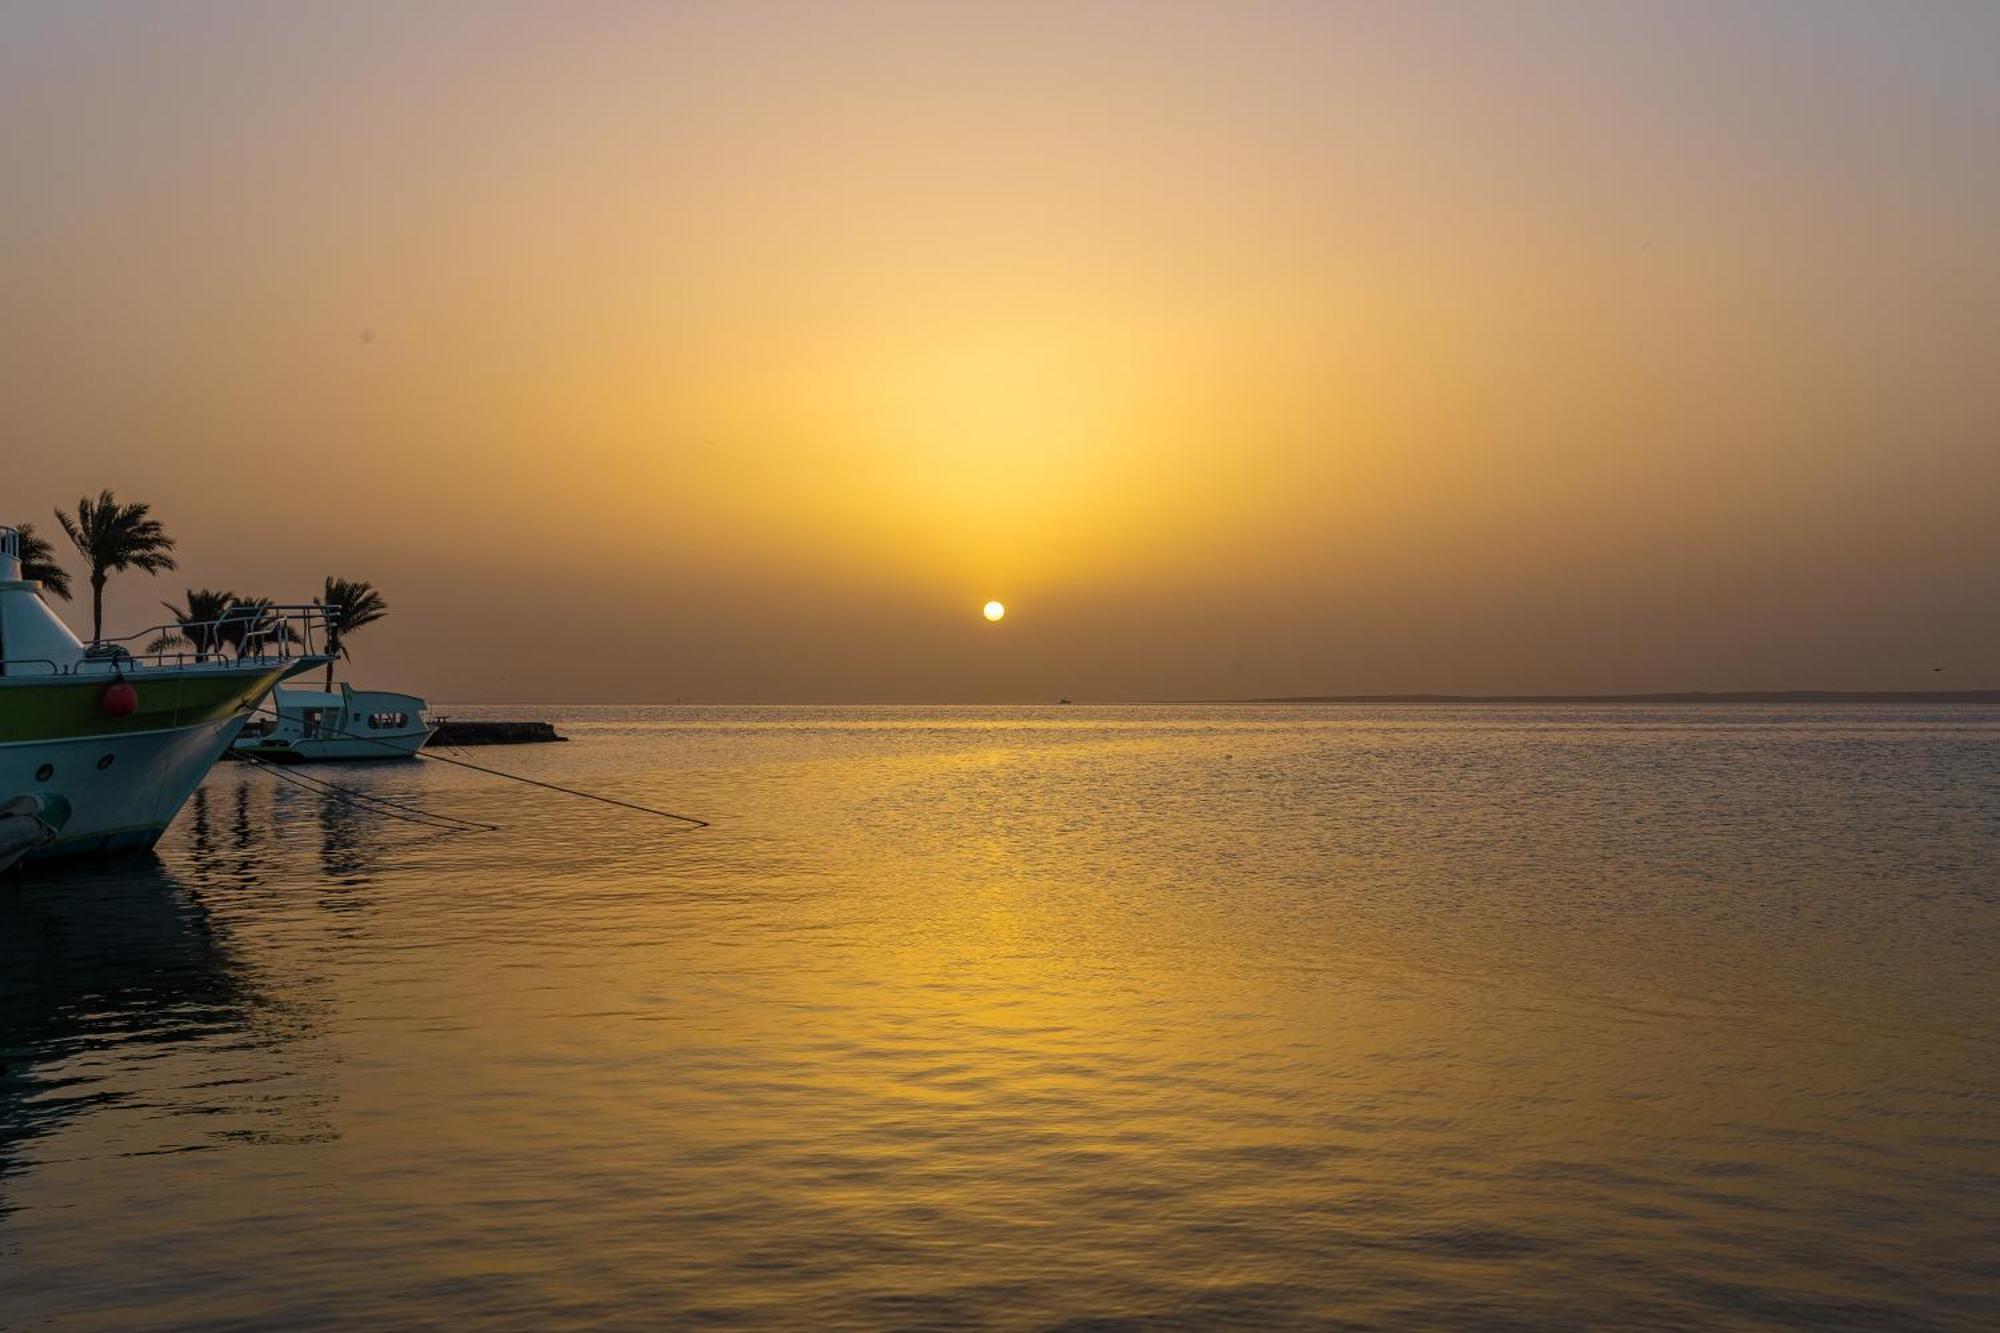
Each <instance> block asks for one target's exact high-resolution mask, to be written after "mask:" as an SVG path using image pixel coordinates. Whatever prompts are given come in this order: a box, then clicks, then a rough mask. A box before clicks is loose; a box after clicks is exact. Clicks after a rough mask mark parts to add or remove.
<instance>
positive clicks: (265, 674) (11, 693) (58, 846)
mask: <svg viewBox="0 0 2000 1333" xmlns="http://www.w3.org/2000/svg"><path fill="white" fill-rule="evenodd" d="M310 665H311V662H310V661H309V660H307V661H293V662H287V663H282V664H275V665H271V666H255V667H252V666H247V665H246V666H245V667H242V668H217V667H198V668H195V669H193V670H189V671H184V672H182V671H175V672H165V671H143V672H138V671H135V672H133V673H132V674H130V675H128V676H126V677H125V680H126V681H127V682H128V683H129V684H130V685H131V686H132V690H133V693H134V696H135V702H134V704H133V706H132V707H131V708H130V710H129V711H121V712H117V713H114V712H112V711H109V710H108V709H107V708H106V707H105V703H104V695H105V691H106V687H107V684H108V682H107V681H105V680H103V679H94V680H93V679H81V680H79V679H76V678H75V677H69V678H59V679H47V678H39V679H9V680H6V681H5V682H4V683H0V796H19V795H30V794H32V795H53V796H60V797H62V798H63V799H64V800H66V801H67V802H68V803H69V810H70V814H69V818H68V819H67V820H66V821H65V822H64V823H63V825H62V827H61V829H60V830H58V832H57V834H56V836H55V838H54V840H53V841H51V842H48V843H46V844H44V845H42V846H39V847H36V848H34V849H32V850H30V851H29V852H28V853H27V854H26V855H25V856H23V857H22V861H23V862H36V861H46V860H50V859H52V858H56V857H64V856H88V855H106V854H109V853H114V852H125V851H144V850H146V849H147V848H150V847H151V846H152V845H153V844H154V843H156V842H158V841H159V838H160V834H161V833H163V832H164V831H165V830H166V827H167V825H168V824H170V823H172V822H173V819H174V816H175V815H177V814H179V813H180V809H181V806H182V805H184V804H185V803H186V802H187V798H188V797H189V796H190V795H191V794H192V793H193V791H194V789H195V787H196V786H198V785H199V784H200V782H201V780H202V778H204V777H205V776H207V774H208V770H209V769H210V768H212V767H213V766H214V765H215V761H216V760H217V759H219V758H221V756H222V754H223V752H224V751H225V750H227V749H228V748H229V746H230V744H231V742H233V741H234V740H235V739H236V736H237V733H239V732H240V731H242V729H243V724H244V723H245V722H246V721H248V720H249V717H250V713H251V710H252V709H253V708H254V707H255V706H256V704H257V701H258V700H259V699H261V698H263V697H264V695H265V694H266V693H267V692H268V691H269V690H270V689H271V687H272V686H273V685H275V684H276V683H277V682H278V681H279V680H281V679H283V678H284V677H286V676H288V675H292V674H294V673H296V672H298V671H301V670H306V669H309V667H310Z"/></svg>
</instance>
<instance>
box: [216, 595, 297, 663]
mask: <svg viewBox="0 0 2000 1333" xmlns="http://www.w3.org/2000/svg"><path fill="white" fill-rule="evenodd" d="M215 633H216V637H217V638H218V639H220V640H221V641H222V642H223V643H226V644H228V645H229V646H230V647H231V648H232V649H234V650H235V652H236V655H237V656H238V657H245V656H249V655H251V654H254V653H261V652H263V651H264V647H265V645H266V644H270V643H284V642H287V641H288V640H290V639H291V638H292V627H291V626H290V625H287V624H286V623H285V622H284V621H282V620H280V619H278V615H277V613H276V612H275V611H273V610H272V609H271V599H270V598H268V597H238V598H236V599H235V600H234V601H232V602H231V603H230V605H229V609H228V610H226V611H225V612H223V615H222V621H221V623H220V624H218V625H217V626H216V627H215Z"/></svg>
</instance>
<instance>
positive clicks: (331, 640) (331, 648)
mask: <svg viewBox="0 0 2000 1333" xmlns="http://www.w3.org/2000/svg"><path fill="white" fill-rule="evenodd" d="M339 656H340V636H339V635H338V634H329V635H327V636H326V692H327V693H328V694H332V693H333V664H334V661H335V660H336V659H337V658H338V657H339Z"/></svg>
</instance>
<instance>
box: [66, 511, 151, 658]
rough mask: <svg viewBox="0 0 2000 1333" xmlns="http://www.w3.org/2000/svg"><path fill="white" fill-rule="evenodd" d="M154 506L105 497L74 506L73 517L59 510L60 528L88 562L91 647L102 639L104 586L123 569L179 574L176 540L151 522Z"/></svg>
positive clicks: (149, 572)
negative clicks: (120, 501)
mask: <svg viewBox="0 0 2000 1333" xmlns="http://www.w3.org/2000/svg"><path fill="white" fill-rule="evenodd" d="M151 512H152V506H151V505H146V504H139V503H136V502H135V503H133V504H119V503H118V497H116V496H114V495H113V494H112V493H111V492H110V491H108V490H106V491H102V492H100V493H99V494H98V497H97V498H96V499H95V500H92V499H91V498H90V497H89V496H85V497H84V498H83V499H81V500H78V501H77V502H76V515H75V517H71V516H70V515H68V514H66V513H64V512H63V511H62V510H60V509H58V510H56V522H58V523H60V524H62V530H63V531H64V532H66V533H68V534H69V539H70V541H72V542H73V543H75V545H76V549H77V550H78V551H80V552H82V553H83V558H84V559H85V560H88V561H89V562H90V641H91V642H92V643H99V642H102V641H103V638H104V581H105V580H106V579H108V578H110V577H111V576H112V575H113V574H116V573H117V572H118V571H120V570H123V569H143V570H145V571H146V572H147V573H148V574H158V573H159V572H160V571H161V570H164V569H179V568H180V566H179V565H177V564H175V563H174V557H173V556H172V555H171V554H169V553H170V552H171V551H172V550H173V549H174V539H173V538H172V537H169V536H168V535H167V530H166V529H165V528H163V527H161V526H160V521H159V520H158V519H156V518H148V517H146V515H147V514H149V513H151Z"/></svg>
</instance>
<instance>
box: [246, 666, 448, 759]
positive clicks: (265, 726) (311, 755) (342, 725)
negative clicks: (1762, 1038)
mask: <svg viewBox="0 0 2000 1333" xmlns="http://www.w3.org/2000/svg"><path fill="white" fill-rule="evenodd" d="M271 708H272V709H273V710H274V711H275V713H276V714H277V715H276V716H275V717H265V718H263V719H262V720H261V721H258V722H253V723H252V724H251V725H250V726H247V727H245V728H244V729H243V734H242V735H241V736H239V737H238V738H237V740H236V747H235V754H236V755H237V756H238V757H239V758H245V759H266V760H271V761H273V762H276V763H281V764H286V763H292V764H296V763H320V762H355V761H360V760H367V759H409V758H413V757H414V756H415V755H416V753H417V751H419V750H421V749H423V748H424V742H425V741H428V740H429V739H430V738H431V733H433V732H435V731H436V730H437V727H436V725H435V724H434V723H432V722H431V720H430V719H429V718H428V717H426V716H425V715H424V708H425V704H424V701H423V700H422V699H419V698H418V697H417V696H416V695H414V694H391V693H388V692H387V691H383V690H357V689H355V688H354V687H353V686H351V685H349V684H347V683H346V682H345V681H342V682H341V684H340V686H339V688H338V689H337V690H333V691H328V690H302V689H290V688H286V687H282V686H281V687H279V688H277V689H274V690H272V691H271Z"/></svg>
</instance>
